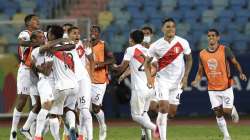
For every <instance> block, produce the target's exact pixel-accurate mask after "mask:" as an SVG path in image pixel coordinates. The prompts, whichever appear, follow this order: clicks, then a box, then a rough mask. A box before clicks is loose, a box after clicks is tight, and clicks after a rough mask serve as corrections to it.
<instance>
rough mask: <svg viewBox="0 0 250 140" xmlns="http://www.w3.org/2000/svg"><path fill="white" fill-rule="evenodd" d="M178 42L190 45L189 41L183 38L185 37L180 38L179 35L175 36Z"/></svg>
mask: <svg viewBox="0 0 250 140" xmlns="http://www.w3.org/2000/svg"><path fill="white" fill-rule="evenodd" d="M175 38H176V40H178V41H180V42H183V43H188V41H187V39H185V38H183V37H180V36H178V35H176V36H175Z"/></svg>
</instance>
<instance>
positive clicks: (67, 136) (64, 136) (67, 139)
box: [62, 134, 70, 140]
mask: <svg viewBox="0 0 250 140" xmlns="http://www.w3.org/2000/svg"><path fill="white" fill-rule="evenodd" d="M62 139H63V140H70V138H69V135H67V134H63V138H62Z"/></svg>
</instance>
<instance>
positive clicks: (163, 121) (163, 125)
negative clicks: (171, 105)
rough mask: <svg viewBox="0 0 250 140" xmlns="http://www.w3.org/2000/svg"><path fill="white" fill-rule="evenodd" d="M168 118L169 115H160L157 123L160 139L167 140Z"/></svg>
mask: <svg viewBox="0 0 250 140" xmlns="http://www.w3.org/2000/svg"><path fill="white" fill-rule="evenodd" d="M167 116H168V113H161V112H159V113H158V116H157V120H156V123H157V125H158V127H159V132H160V139H161V140H166V139H167Z"/></svg>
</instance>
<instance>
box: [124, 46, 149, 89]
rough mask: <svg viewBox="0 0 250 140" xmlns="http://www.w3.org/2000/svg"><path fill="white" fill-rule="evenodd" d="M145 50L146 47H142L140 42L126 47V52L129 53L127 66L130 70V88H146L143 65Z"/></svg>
mask: <svg viewBox="0 0 250 140" xmlns="http://www.w3.org/2000/svg"><path fill="white" fill-rule="evenodd" d="M147 50H148V49H147V48H145V47H143V46H142V45H141V44H136V45H135V46H132V47H129V48H128V49H127V52H128V53H130V55H131V59H130V63H129V66H130V70H131V83H132V89H135V90H145V89H148V88H147V85H146V81H147V77H146V74H145V72H144V66H143V64H144V61H145V56H146V54H147Z"/></svg>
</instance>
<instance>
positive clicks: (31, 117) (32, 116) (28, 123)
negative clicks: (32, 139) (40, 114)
mask: <svg viewBox="0 0 250 140" xmlns="http://www.w3.org/2000/svg"><path fill="white" fill-rule="evenodd" d="M36 117H37V114H36V113H33V112H32V111H30V113H29V116H28V119H27V120H26V122H25V124H24V125H23V129H24V130H29V129H30V126H31V124H32V123H33V122H34V121H35V119H36Z"/></svg>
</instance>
